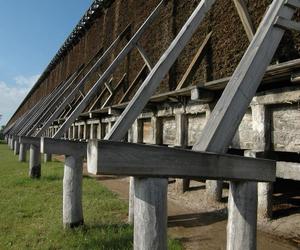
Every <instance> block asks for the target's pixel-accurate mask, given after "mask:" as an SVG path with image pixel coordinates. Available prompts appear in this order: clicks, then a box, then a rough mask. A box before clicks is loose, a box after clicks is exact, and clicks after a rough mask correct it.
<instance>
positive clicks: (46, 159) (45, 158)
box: [44, 154, 52, 163]
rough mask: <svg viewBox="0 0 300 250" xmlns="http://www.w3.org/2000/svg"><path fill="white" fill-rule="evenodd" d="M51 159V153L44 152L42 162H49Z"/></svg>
mask: <svg viewBox="0 0 300 250" xmlns="http://www.w3.org/2000/svg"><path fill="white" fill-rule="evenodd" d="M50 161H52V155H51V154H44V162H45V163H46V162H50Z"/></svg>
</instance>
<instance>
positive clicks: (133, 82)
mask: <svg viewBox="0 0 300 250" xmlns="http://www.w3.org/2000/svg"><path fill="white" fill-rule="evenodd" d="M146 74H147V65H146V64H144V66H143V67H142V69H141V70H140V71H139V73H138V74H137V76H136V77H135V79H134V80H133V81H132V83H131V84H130V85H129V87H128V89H127V90H126V92H125V93H124V95H123V96H122V97H121V99H120V101H119V104H121V103H123V102H124V101H125V100H126V98H127V97H128V95H129V93H131V91H132V89H133V88H134V87H135V86H136V85H137V84H138V83H139V81H141V79H142V78H144V77H145V75H146Z"/></svg>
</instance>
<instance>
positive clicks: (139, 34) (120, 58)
mask: <svg viewBox="0 0 300 250" xmlns="http://www.w3.org/2000/svg"><path fill="white" fill-rule="evenodd" d="M167 2H168V1H167V0H162V1H161V2H160V3H159V4H158V5H157V7H156V8H155V10H154V11H153V12H152V13H151V14H150V16H149V17H148V18H147V19H146V21H145V22H144V23H143V25H142V26H141V27H140V28H139V29H138V31H137V32H136V33H135V34H134V35H133V37H132V38H131V40H130V41H129V42H128V43H127V45H126V46H125V47H124V48H123V50H122V51H121V52H120V53H119V54H118V56H117V57H116V58H115V59H114V61H113V62H112V63H111V64H110V66H109V67H108V68H107V69H106V70H105V72H104V73H103V75H102V76H101V77H100V79H99V80H98V81H96V82H95V84H94V85H93V87H92V88H91V89H90V90H89V91H88V93H87V94H86V96H85V98H84V99H83V100H82V101H81V103H80V104H79V105H78V106H77V107H76V109H75V110H74V111H73V112H72V114H71V115H70V116H69V117H68V119H66V121H65V122H64V124H63V125H62V126H61V127H60V129H59V130H58V131H57V132H56V133H55V135H54V138H56V139H57V138H60V137H61V136H63V134H64V133H65V131H66V130H67V129H68V128H69V126H70V125H71V124H72V123H73V122H74V121H75V120H76V119H77V118H78V116H79V115H80V114H81V113H82V112H83V111H84V109H85V108H86V107H87V105H88V104H89V103H90V101H91V100H92V98H93V97H94V96H95V92H96V90H97V89H99V88H100V87H101V86H102V85H103V83H104V82H105V81H107V79H108V78H109V77H110V76H111V74H112V73H113V72H114V71H115V70H116V69H117V68H118V66H119V65H120V63H121V62H122V61H123V60H124V59H125V58H126V57H127V55H128V54H129V53H130V52H131V50H132V49H133V48H134V47H135V44H136V43H137V42H138V41H139V39H140V38H141V37H142V35H143V34H144V32H145V31H146V30H147V29H148V27H149V26H150V25H151V24H152V23H153V22H154V20H155V19H156V18H157V17H158V15H159V13H160V10H161V9H162V8H163V7H164V6H165V5H166V4H167Z"/></svg>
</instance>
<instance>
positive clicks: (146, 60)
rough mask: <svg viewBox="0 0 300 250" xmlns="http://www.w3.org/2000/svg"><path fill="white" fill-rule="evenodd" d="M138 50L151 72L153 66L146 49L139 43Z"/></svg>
mask: <svg viewBox="0 0 300 250" xmlns="http://www.w3.org/2000/svg"><path fill="white" fill-rule="evenodd" d="M136 48H137V50H138V51H139V53H140V55H141V57H142V58H143V60H144V62H145V64H146V65H147V67H148V69H149V71H151V69H152V68H153V65H152V63H151V61H150V58H149V57H148V56H147V53H146V51H145V50H144V48H143V47H142V46H141V45H140V44H139V43H137V44H136Z"/></svg>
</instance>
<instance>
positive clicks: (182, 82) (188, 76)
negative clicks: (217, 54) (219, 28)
mask: <svg viewBox="0 0 300 250" xmlns="http://www.w3.org/2000/svg"><path fill="white" fill-rule="evenodd" d="M211 35H212V32H210V33H209V34H208V35H207V36H206V37H205V39H204V41H203V42H202V44H201V46H200V48H199V49H198V51H197V53H196V55H195V56H194V58H193V60H192V62H191V64H190V65H189V67H188V69H187V71H186V72H185V73H184V75H183V77H182V79H181V80H180V82H179V84H178V86H177V88H176V90H179V89H182V88H183V87H184V86H186V85H187V84H188V83H189V82H191V80H192V77H193V76H194V75H195V73H196V70H197V69H198V67H199V65H200V63H201V61H202V59H203V57H204V55H205V48H206V47H207V44H208V42H209V40H210V38H211Z"/></svg>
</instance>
